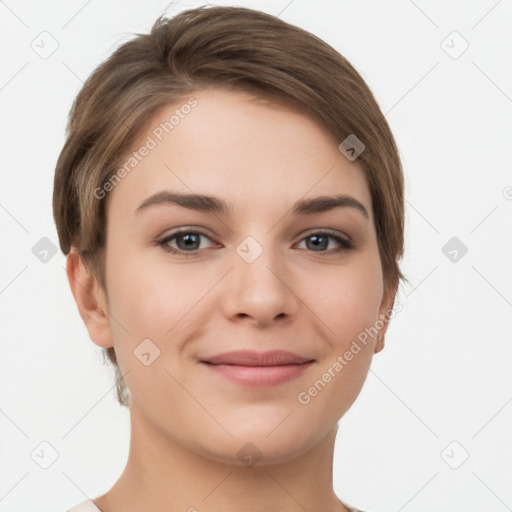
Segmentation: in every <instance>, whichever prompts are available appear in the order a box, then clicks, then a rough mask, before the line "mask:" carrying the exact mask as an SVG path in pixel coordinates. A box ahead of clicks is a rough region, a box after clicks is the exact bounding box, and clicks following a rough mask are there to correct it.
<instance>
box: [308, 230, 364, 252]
mask: <svg viewBox="0 0 512 512" xmlns="http://www.w3.org/2000/svg"><path fill="white" fill-rule="evenodd" d="M329 239H331V240H335V241H336V243H337V244H339V247H336V248H334V249H331V250H329V251H325V250H323V249H326V248H327V246H328V245H329ZM304 240H305V241H306V246H307V248H312V249H311V250H312V251H313V252H327V253H329V254H332V253H339V252H342V251H347V250H350V249H353V248H354V244H353V243H352V242H351V241H350V240H348V239H346V238H344V237H342V236H340V233H338V232H337V231H330V230H324V231H316V232H314V233H311V234H309V235H308V236H306V237H305V238H303V239H302V240H301V242H302V241H304ZM308 240H310V241H311V243H309V244H308V243H307V242H308Z"/></svg>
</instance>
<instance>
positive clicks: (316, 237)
mask: <svg viewBox="0 0 512 512" xmlns="http://www.w3.org/2000/svg"><path fill="white" fill-rule="evenodd" d="M322 239H323V243H322V242H320V243H315V244H313V247H314V248H316V249H318V248H320V249H325V248H326V247H327V245H328V237H326V236H323V235H320V236H318V235H312V236H309V237H308V240H315V241H316V242H318V241H319V240H322Z"/></svg>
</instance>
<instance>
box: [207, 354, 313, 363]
mask: <svg viewBox="0 0 512 512" xmlns="http://www.w3.org/2000/svg"><path fill="white" fill-rule="evenodd" d="M310 361H314V359H312V358H308V357H303V356H300V355H298V354H294V353H293V352H288V351H286V350H271V351H269V352H255V351H250V350H235V351H232V352H226V353H224V354H219V355H216V356H212V357H209V358H208V359H205V360H202V361H201V362H203V363H209V364H213V365H221V364H222V365H236V366H283V365H298V364H304V363H308V362H310Z"/></svg>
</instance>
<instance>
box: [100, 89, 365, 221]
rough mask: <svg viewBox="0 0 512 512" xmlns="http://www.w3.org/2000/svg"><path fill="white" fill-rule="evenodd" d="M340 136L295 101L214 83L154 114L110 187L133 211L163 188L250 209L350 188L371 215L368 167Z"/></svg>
mask: <svg viewBox="0 0 512 512" xmlns="http://www.w3.org/2000/svg"><path fill="white" fill-rule="evenodd" d="M339 142H340V141H337V140H336V139H335V137H334V136H333V135H332V134H330V133H328V132H327V131H326V130H325V129H323V128H322V127H320V126H319V125H318V124H317V123H316V122H315V121H314V120H313V119H312V118H311V117H309V116H307V115H306V114H305V113H304V112H300V111H298V110H296V109H293V108H292V107H291V106H290V105H285V104H283V103H281V102H278V101H276V100H272V99H270V98H268V97H261V96H255V95H251V94H250V93H247V92H242V91H229V90H224V89H213V88H209V89H208V90H206V91H199V92H196V93H193V94H191V95H190V97H188V98H185V99H183V100H181V101H180V102H177V103H173V104H169V105H166V106H164V107H162V108H161V109H160V110H159V111H158V112H157V113H156V114H155V115H154V116H153V118H152V119H151V121H150V122H149V123H148V128H146V130H145V131H144V133H142V134H141V135H140V136H139V138H138V140H137V142H136V143H135V144H134V145H133V146H132V148H131V149H130V152H129V153H127V155H126V157H125V159H124V161H123V163H126V162H128V160H129V159H130V157H131V159H132V160H134V161H132V162H131V164H133V166H131V165H128V166H125V167H126V169H127V170H128V172H126V173H124V174H125V177H124V178H123V179H122V180H120V181H119V183H118V184H117V185H116V186H115V187H114V189H113V190H112V191H111V192H109V197H108V203H109V206H108V208H109V210H110V209H111V208H114V209H115V210H119V211H120V213H121V214H122V215H124V216H127V215H130V216H133V214H134V211H135V210H136V208H137V207H138V206H139V205H140V204H141V202H142V201H143V200H144V199H145V198H147V197H148V196H149V195H152V194H154V193H156V192H159V191H161V190H174V191H180V192H182V193H196V194H207V195H213V196H216V197H221V198H225V199H226V201H227V202H229V203H232V204H233V205H235V206H234V207H235V208H237V205H238V207H240V208H242V207H244V208H245V209H246V210H247V209H250V208H252V209H254V208H257V207H259V206H261V207H263V208H269V207H270V206H271V205H280V209H281V210H282V207H283V206H284V205H286V204H289V205H290V206H291V204H292V203H294V202H296V201H297V200H298V199H300V198H306V197H313V196H319V195H332V194H341V193H344V194H350V195H352V196H354V197H356V198H357V199H358V200H359V201H360V202H361V203H363V204H364V205H365V206H366V207H367V209H368V211H369V213H370V215H371V197H370V193H369V190H368V187H367V183H366V179H365V177H364V173H363V171H362V169H361V168H360V166H359V164H358V163H357V162H355V161H354V162H351V161H349V160H348V159H346V158H345V156H343V154H342V153H341V152H340V151H339V150H338V144H339ZM144 147H146V148H149V149H146V150H144V149H143V148H144ZM134 152H135V153H137V156H134ZM142 153H144V156H141V154H142Z"/></svg>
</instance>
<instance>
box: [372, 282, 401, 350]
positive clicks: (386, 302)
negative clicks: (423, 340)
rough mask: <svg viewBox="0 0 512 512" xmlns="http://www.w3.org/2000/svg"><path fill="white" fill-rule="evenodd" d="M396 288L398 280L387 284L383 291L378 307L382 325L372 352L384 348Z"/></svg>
mask: <svg viewBox="0 0 512 512" xmlns="http://www.w3.org/2000/svg"><path fill="white" fill-rule="evenodd" d="M397 290H398V280H397V281H396V282H395V283H392V284H390V285H389V286H388V288H387V290H385V291H384V295H383V297H382V302H381V303H380V307H379V319H380V320H382V321H383V322H384V326H383V327H382V328H381V329H379V335H378V338H377V343H376V345H375V349H374V354H377V353H378V352H380V351H381V350H382V349H383V348H384V336H385V334H386V331H387V330H388V326H389V320H390V316H391V312H392V310H393V305H394V303H395V297H396V292H397Z"/></svg>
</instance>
